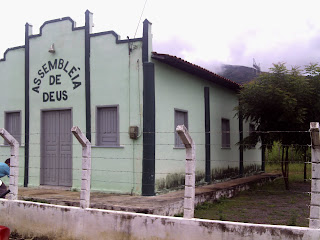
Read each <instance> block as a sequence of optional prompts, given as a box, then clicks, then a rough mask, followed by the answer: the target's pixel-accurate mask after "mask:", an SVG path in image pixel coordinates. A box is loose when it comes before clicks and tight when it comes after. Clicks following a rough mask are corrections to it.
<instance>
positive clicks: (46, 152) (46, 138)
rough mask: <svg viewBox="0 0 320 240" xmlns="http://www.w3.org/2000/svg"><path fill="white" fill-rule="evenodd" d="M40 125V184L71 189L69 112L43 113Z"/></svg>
mask: <svg viewBox="0 0 320 240" xmlns="http://www.w3.org/2000/svg"><path fill="white" fill-rule="evenodd" d="M41 125H42V129H41V134H42V136H41V145H42V146H41V150H42V151H41V174H40V178H41V184H42V185H53V186H66V187H71V186H72V133H71V110H61V111H45V112H43V113H42V124H41Z"/></svg>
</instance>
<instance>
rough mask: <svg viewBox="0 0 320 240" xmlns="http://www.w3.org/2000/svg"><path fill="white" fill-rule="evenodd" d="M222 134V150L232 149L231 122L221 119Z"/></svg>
mask: <svg viewBox="0 0 320 240" xmlns="http://www.w3.org/2000/svg"><path fill="white" fill-rule="evenodd" d="M221 132H222V144H221V147H222V148H230V120H229V119H226V118H222V119H221Z"/></svg>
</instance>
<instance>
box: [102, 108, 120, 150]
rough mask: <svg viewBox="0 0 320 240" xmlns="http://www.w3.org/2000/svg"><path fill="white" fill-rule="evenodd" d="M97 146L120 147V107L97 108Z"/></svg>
mask: <svg viewBox="0 0 320 240" xmlns="http://www.w3.org/2000/svg"><path fill="white" fill-rule="evenodd" d="M96 132H97V146H109V147H112V146H119V109H118V106H106V107H98V108H97V126H96Z"/></svg>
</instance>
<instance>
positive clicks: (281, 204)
mask: <svg viewBox="0 0 320 240" xmlns="http://www.w3.org/2000/svg"><path fill="white" fill-rule="evenodd" d="M282 182H283V180H282V179H277V180H275V181H274V182H272V183H269V184H266V185H264V186H262V187H255V188H253V189H251V190H248V191H245V192H242V193H240V194H239V195H238V196H236V197H234V198H231V199H222V200H220V201H218V202H216V203H206V204H204V205H202V206H199V207H197V210H196V212H195V217H197V218H206V219H215V220H227V221H236V222H250V223H263V224H276V225H289V226H301V227H307V226H308V225H309V219H308V217H309V213H310V212H309V211H310V209H309V205H310V194H309V192H310V188H311V183H310V181H308V182H306V183H304V182H293V183H291V187H290V189H291V190H289V191H287V190H284V186H283V184H282Z"/></svg>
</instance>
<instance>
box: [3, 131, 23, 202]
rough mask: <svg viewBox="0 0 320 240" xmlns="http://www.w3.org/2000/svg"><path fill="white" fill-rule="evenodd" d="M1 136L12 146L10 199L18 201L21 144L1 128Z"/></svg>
mask: <svg viewBox="0 0 320 240" xmlns="http://www.w3.org/2000/svg"><path fill="white" fill-rule="evenodd" d="M0 136H1V137H3V138H4V140H5V141H6V142H7V143H8V144H9V145H10V155H11V156H10V180H9V190H10V193H9V199H10V200H17V199H18V179H19V142H18V141H17V140H16V139H15V138H14V137H13V136H12V135H11V134H10V133H8V131H7V130H5V129H4V128H0Z"/></svg>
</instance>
